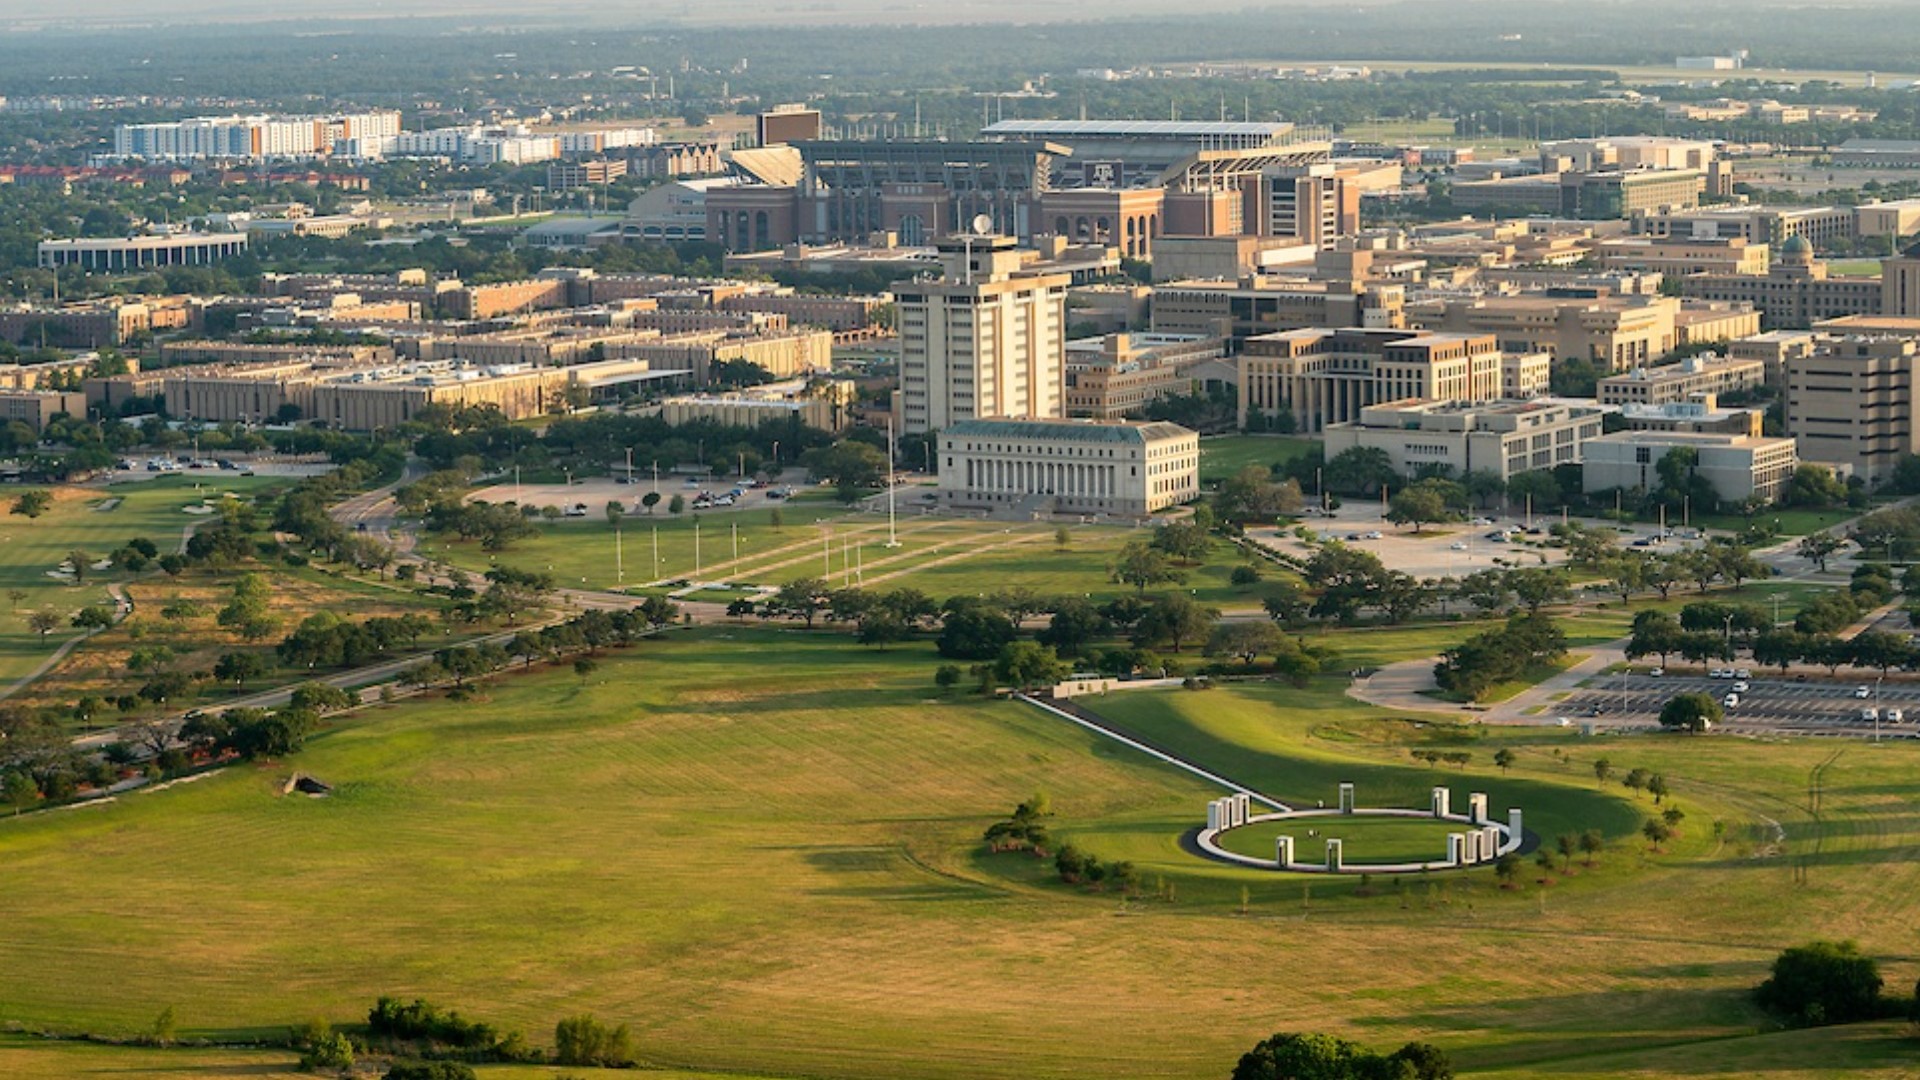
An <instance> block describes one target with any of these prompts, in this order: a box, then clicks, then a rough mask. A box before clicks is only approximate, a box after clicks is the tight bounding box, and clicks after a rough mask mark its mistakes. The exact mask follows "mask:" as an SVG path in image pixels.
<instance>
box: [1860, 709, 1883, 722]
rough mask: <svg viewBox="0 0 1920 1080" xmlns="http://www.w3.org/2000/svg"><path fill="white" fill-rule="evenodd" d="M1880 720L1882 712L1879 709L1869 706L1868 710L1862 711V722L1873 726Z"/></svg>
mask: <svg viewBox="0 0 1920 1080" xmlns="http://www.w3.org/2000/svg"><path fill="white" fill-rule="evenodd" d="M1878 719H1880V712H1879V710H1878V709H1875V708H1874V707H1873V706H1871V705H1869V706H1867V707H1866V708H1864V709H1861V710H1860V720H1861V722H1862V723H1868V724H1871V723H1873V722H1874V721H1875V720H1878Z"/></svg>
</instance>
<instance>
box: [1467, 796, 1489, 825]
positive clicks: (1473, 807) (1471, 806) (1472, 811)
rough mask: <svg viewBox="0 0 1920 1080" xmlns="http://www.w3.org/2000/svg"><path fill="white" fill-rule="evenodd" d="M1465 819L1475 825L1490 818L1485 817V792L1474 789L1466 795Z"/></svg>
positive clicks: (1484, 822) (1481, 823)
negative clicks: (1474, 790)
mask: <svg viewBox="0 0 1920 1080" xmlns="http://www.w3.org/2000/svg"><path fill="white" fill-rule="evenodd" d="M1467 820H1469V821H1471V822H1473V823H1474V824H1475V825H1485V824H1486V823H1487V822H1488V821H1489V820H1490V819H1489V818H1488V817H1487V793H1486V792H1484V791H1476V792H1474V793H1473V794H1471V795H1469V796H1467Z"/></svg>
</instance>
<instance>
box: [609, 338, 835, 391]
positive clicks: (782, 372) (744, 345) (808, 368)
mask: <svg viewBox="0 0 1920 1080" xmlns="http://www.w3.org/2000/svg"><path fill="white" fill-rule="evenodd" d="M620 352H621V354H622V355H623V356H625V357H627V358H631V359H638V360H644V361H647V362H648V363H650V364H651V365H652V366H653V367H654V368H656V369H664V368H676V369H680V370H684V371H686V372H688V373H689V374H690V375H691V376H692V378H693V381H694V382H696V383H706V382H711V381H712V380H713V369H714V368H715V367H717V366H718V365H721V364H725V363H728V362H730V361H734V360H744V361H746V362H747V363H749V364H753V365H754V366H756V367H759V368H763V369H765V370H766V372H767V373H768V374H770V375H772V376H773V377H774V378H776V379H790V378H792V377H794V376H796V375H805V374H807V373H808V372H813V371H830V370H832V368H833V333H832V331H829V330H788V331H783V332H780V333H774V334H754V335H745V336H743V335H733V334H728V333H727V332H726V331H724V330H708V331H702V332H698V333H689V334H675V335H672V336H670V337H663V338H659V339H657V340H654V341H642V342H638V343H636V344H632V345H625V346H622V347H621V349H620Z"/></svg>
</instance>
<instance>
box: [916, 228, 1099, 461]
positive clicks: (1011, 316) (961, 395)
mask: <svg viewBox="0 0 1920 1080" xmlns="http://www.w3.org/2000/svg"><path fill="white" fill-rule="evenodd" d="M940 254H941V263H942V266H943V269H944V274H943V276H942V277H941V278H939V279H938V280H936V281H912V282H902V283H900V284H898V285H896V286H895V287H894V297H895V301H896V303H897V304H898V306H899V312H900V419H901V430H902V431H903V432H905V433H907V434H918V433H923V432H928V431H944V430H946V429H947V428H948V427H950V426H952V425H953V424H954V423H956V422H958V421H961V420H972V419H975V418H980V417H992V416H1025V417H1058V416H1061V415H1063V401H1062V394H1063V392H1064V389H1065V383H1066V378H1065V376H1066V329H1067V286H1068V285H1069V284H1070V282H1071V279H1070V278H1069V277H1068V275H1066V274H1049V273H1034V272H1031V271H1025V270H1022V269H1021V267H1020V255H1019V253H1018V252H1017V251H1015V250H1014V246H1013V240H1012V238H1010V237H1003V236H995V237H980V238H977V239H972V240H953V241H946V242H943V243H942V244H941V245H940Z"/></svg>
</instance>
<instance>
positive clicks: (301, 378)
mask: <svg viewBox="0 0 1920 1080" xmlns="http://www.w3.org/2000/svg"><path fill="white" fill-rule="evenodd" d="M677 374H678V373H674V372H655V371H652V370H650V369H649V368H648V366H647V364H646V363H645V362H643V361H634V360H610V361H603V362H599V363H589V364H576V365H574V366H572V367H564V368H551V367H549V368H533V367H524V366H518V365H509V366H503V367H480V366H476V365H473V364H465V363H459V362H454V361H429V362H415V363H407V364H398V365H392V366H388V367H369V366H366V365H356V364H348V363H339V362H330V361H326V360H320V359H310V360H299V361H292V362H287V363H279V364H260V365H252V366H231V365H207V366H203V367H194V368H174V369H169V370H167V371H165V372H156V373H154V375H155V377H156V378H157V379H158V385H157V386H148V385H147V384H145V383H132V382H129V383H125V384H121V383H112V389H110V390H109V391H107V395H106V398H105V401H104V404H106V405H108V406H111V405H113V404H114V403H115V402H114V400H113V394H114V391H115V390H118V391H120V392H122V393H126V392H132V393H136V394H140V395H141V396H146V395H150V394H154V393H159V394H161V395H163V396H164V398H165V401H166V407H167V411H168V412H170V413H173V414H175V415H178V416H184V417H189V418H192V419H195V420H204V421H207V422H210V423H229V422H238V423H260V422H270V421H273V420H276V419H282V420H284V419H298V420H317V421H321V422H324V423H326V424H327V425H329V426H331V427H336V428H343V429H347V430H352V431H371V430H376V429H381V428H393V427H397V426H399V425H401V424H403V423H406V422H407V421H409V420H411V419H413V418H414V417H415V416H417V415H418V414H419V412H420V410H421V409H423V408H426V407H427V406H429V405H445V406H447V407H449V408H453V409H460V408H466V407H470V406H492V407H494V408H497V409H499V410H500V412H501V413H502V414H504V415H505V416H506V417H507V418H508V419H510V420H521V419H526V418H528V417H534V416H540V415H544V414H546V413H548V412H551V411H553V410H554V409H555V408H556V407H560V406H562V405H564V404H565V403H566V402H568V401H569V400H570V399H571V398H572V397H573V394H574V393H575V392H577V393H579V394H581V395H583V396H584V397H586V398H587V399H589V400H592V399H604V398H609V397H612V396H615V395H617V394H618V393H619V392H620V391H621V390H622V389H624V388H628V387H631V386H634V385H637V384H640V383H645V382H654V381H663V380H668V379H671V378H673V377H674V376H675V375H677ZM576 388H577V389H576ZM89 389H91V386H90V387H89ZM142 392H144V393H142ZM289 407H291V408H289Z"/></svg>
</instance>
